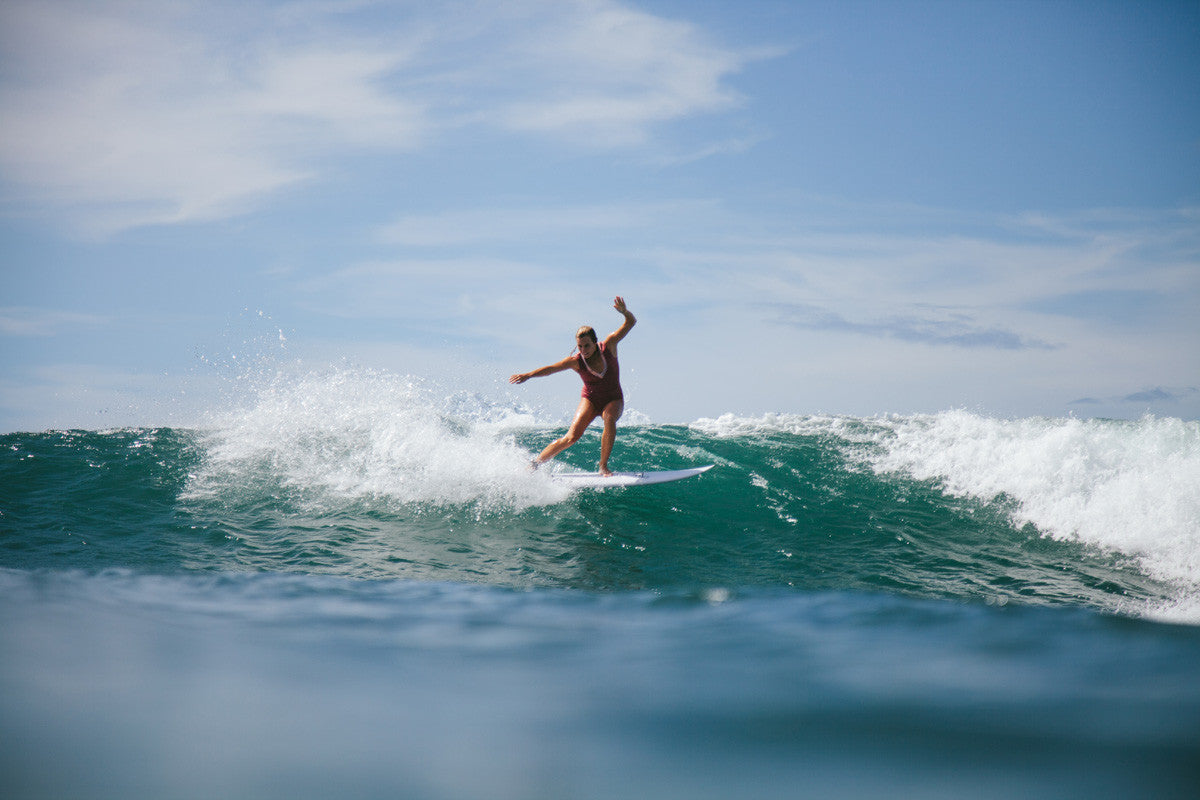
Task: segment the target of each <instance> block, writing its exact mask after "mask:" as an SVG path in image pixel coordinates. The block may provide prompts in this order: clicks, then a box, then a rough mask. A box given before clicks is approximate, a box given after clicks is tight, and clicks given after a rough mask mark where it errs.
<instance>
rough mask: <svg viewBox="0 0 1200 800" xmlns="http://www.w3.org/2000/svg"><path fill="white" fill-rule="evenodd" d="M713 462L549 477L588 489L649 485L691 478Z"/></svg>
mask: <svg viewBox="0 0 1200 800" xmlns="http://www.w3.org/2000/svg"><path fill="white" fill-rule="evenodd" d="M713 466H714V465H713V464H706V465H704V466H702V467H688V468H687V469H666V470H643V471H641V472H614V473H613V474H612V475H608V476H605V475H601V474H600V473H599V472H555V473H553V474H552V475H551V476H550V479H551V480H553V481H555V482H557V483H563V484H566V485H568V486H577V487H580V488H588V489H607V488H610V487H616V486H649V485H651V484H656V483H670V482H672V481H681V480H683V479H685V478H692V477H695V476H696V475H700V474H702V473H704V472H708V471H709V470H710V469H712V468H713Z"/></svg>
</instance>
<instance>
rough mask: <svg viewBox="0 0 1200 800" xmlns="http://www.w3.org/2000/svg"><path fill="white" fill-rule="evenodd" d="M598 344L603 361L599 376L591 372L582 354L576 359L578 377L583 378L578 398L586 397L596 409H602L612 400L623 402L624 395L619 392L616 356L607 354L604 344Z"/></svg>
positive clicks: (619, 375)
mask: <svg viewBox="0 0 1200 800" xmlns="http://www.w3.org/2000/svg"><path fill="white" fill-rule="evenodd" d="M598 344H599V347H600V356H601V358H603V360H604V369H603V370H601V372H600V374H596V373H595V372H592V368H591V367H589V366H588V364H587V359H585V358H584V357H583V354H582V353H580V354H578V355H577V356H576V358H577V359H579V377H581V378H583V392H581V393H580V397H586V398H587V399H588V400H591V401H592V403H594V404H595V406H596V408H599V409H603V408H604V407H605V406H607V405H608V404H609V403H611V402H612V401H613V400H624V399H625V395H624V394H623V393H622V392H621V367H620V366H619V365H618V364H617V354H616V353H615V352H614V353H609V352H608V349H607V348H606V347H605V346H604V342H599V343H598Z"/></svg>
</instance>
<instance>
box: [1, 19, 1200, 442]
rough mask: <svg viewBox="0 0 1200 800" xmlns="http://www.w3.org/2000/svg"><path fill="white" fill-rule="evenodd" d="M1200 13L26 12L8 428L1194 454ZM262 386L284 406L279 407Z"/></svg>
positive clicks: (17, 102) (4, 192)
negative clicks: (546, 368) (321, 410)
mask: <svg viewBox="0 0 1200 800" xmlns="http://www.w3.org/2000/svg"><path fill="white" fill-rule="evenodd" d="M1198 98H1200V3H1197V2H1137V3H1133V2H1104V1H1103V0H1087V2H1066V1H1065V0H1064V1H1061V2H1056V1H1055V0H1037V1H1036V2H1020V1H1019V0H1007V1H1005V2H986V1H983V0H981V2H970V3H963V2H904V1H903V0H896V2H884V1H880V2H804V1H803V0H795V1H785V0H739V1H738V2H717V0H687V1H685V0H654V1H652V2H616V1H615V0H578V1H576V0H502V1H500V0H497V1H496V2H470V1H466V0H464V2H427V1H423V2H370V1H369V0H346V1H345V2H341V1H340V0H327V1H326V0H301V1H299V2H256V1H255V0H250V1H249V2H247V1H246V0H237V2H222V1H221V0H217V1H216V2H213V0H202V1H197V2H192V1H191V0H170V1H169V2H163V1H162V0H151V1H150V2H141V1H140V0H112V1H111V2H105V3H95V2H57V1H55V0H50V1H49V2H47V0H36V1H35V2H26V1H25V0H6V2H5V3H3V4H0V367H2V369H0V431H35V430H43V429H48V428H86V429H97V428H106V427H116V426H124V425H180V426H187V425H198V424H203V420H204V419H206V417H207V415H209V414H211V413H212V411H213V409H214V408H217V407H220V406H221V405H222V404H228V403H231V402H238V401H237V400H235V399H233V398H245V397H247V396H252V395H253V392H254V391H255V389H256V387H258V386H261V385H262V384H263V382H264V381H266V382H269V381H270V380H271V378H270V376H272V375H291V374H310V375H311V374H317V375H320V374H330V375H336V376H340V377H341V378H343V379H345V378H347V376H353V375H355V374H371V375H380V374H383V375H394V376H401V377H403V376H412V377H413V378H415V379H417V380H419V381H421V382H422V384H423V385H429V386H431V387H434V389H435V390H436V391H439V392H445V393H447V394H452V393H466V394H467V395H469V396H472V397H476V398H478V399H481V400H482V401H485V402H489V403H496V404H499V405H502V406H503V405H505V404H508V405H512V404H517V403H526V404H529V405H530V406H531V407H534V408H537V409H545V410H547V411H548V412H549V413H550V414H551V415H552V416H553V415H556V414H561V415H562V416H563V417H564V418H566V417H569V415H570V414H571V413H572V411H573V409H574V406H575V404H576V402H577V400H576V398H577V396H578V391H579V386H578V380H577V379H576V378H575V376H573V375H571V374H569V373H568V374H565V375H555V376H551V377H547V378H543V379H539V380H537V381H531V382H529V383H526V384H524V385H522V386H519V387H514V386H510V385H509V384H508V382H507V377H508V375H510V374H512V373H515V372H523V371H528V370H531V369H534V368H535V367H538V366H542V365H544V364H548V363H551V362H554V361H557V360H559V359H561V358H563V357H564V356H566V355H568V354H569V353H570V351H571V348H572V346H573V342H574V333H575V329H576V328H577V327H578V326H579V325H581V324H590V325H593V326H595V327H596V329H597V330H598V331H599V332H600V333H601V335H603V334H604V333H607V332H608V331H610V330H613V329H616V328H617V327H618V325H619V324H620V321H621V318H620V316H619V315H618V314H617V313H616V311H614V310H613V309H612V301H613V297H614V296H615V295H621V296H623V297H624V298H625V300H626V301H627V303H628V305H629V308H630V309H631V310H632V311H633V312H634V313H635V314H636V315H637V317H638V325H637V327H636V328H635V329H634V330H633V332H632V333H631V334H630V335H629V337H628V338H627V339H626V340H625V341H624V342H623V343H622V345H621V350H620V353H621V369H622V380H623V384H624V387H625V391H626V397H627V409H629V410H630V411H633V412H636V413H635V414H629V412H628V411H627V415H629V417H630V419H634V420H649V421H652V422H655V423H686V422H689V421H692V420H696V419H699V418H706V417H716V416H719V415H721V414H726V413H732V414H737V415H751V416H754V415H762V414H768V413H795V414H817V413H822V414H852V415H875V414H886V413H901V414H907V413H935V412H938V411H943V410H947V409H951V408H965V409H968V410H971V411H974V412H978V413H983V414H989V415H995V416H1004V417H1013V416H1028V415H1043V416H1064V415H1075V416H1079V417H1093V416H1102V417H1118V418H1136V417H1140V416H1142V415H1144V414H1154V415H1159V416H1170V417H1180V418H1183V419H1197V418H1200V313H1198V312H1200V100H1198ZM275 380H281V379H280V378H276V379H275Z"/></svg>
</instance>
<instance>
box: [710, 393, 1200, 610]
mask: <svg viewBox="0 0 1200 800" xmlns="http://www.w3.org/2000/svg"><path fill="white" fill-rule="evenodd" d="M692 427H693V428H694V429H696V430H698V431H702V432H704V433H707V434H709V435H713V436H725V437H728V436H747V435H764V434H772V433H787V434H794V435H817V436H822V435H824V436H833V437H836V438H837V439H840V440H841V441H842V442H844V446H843V449H844V451H845V452H846V453H847V455H848V457H850V458H851V459H853V460H856V461H858V462H859V463H861V464H864V465H866V466H867V467H869V468H870V469H872V470H873V471H874V472H875V473H876V474H878V475H901V476H905V477H908V478H912V479H914V480H917V481H927V482H930V483H932V484H934V485H936V487H937V488H938V489H939V490H940V491H942V492H944V493H946V494H947V495H949V496H951V497H959V498H972V499H975V500H980V501H984V502H987V503H992V504H995V505H996V507H998V508H1002V509H1003V510H1004V511H1005V513H1006V514H1007V515H1008V516H1009V518H1010V520H1011V521H1012V523H1013V524H1014V525H1015V526H1018V527H1021V526H1026V525H1028V526H1032V527H1033V528H1035V529H1036V531H1037V532H1038V534H1039V535H1043V536H1046V537H1050V538H1052V539H1056V540H1061V541H1073V542H1080V543H1083V544H1085V545H1088V546H1090V547H1094V548H1098V549H1100V550H1103V551H1107V552H1111V553H1114V554H1117V555H1119V556H1123V557H1126V558H1128V559H1131V560H1132V561H1134V562H1136V565H1137V567H1138V568H1139V569H1140V570H1142V571H1144V572H1145V573H1146V574H1148V575H1149V576H1151V577H1153V578H1154V579H1156V580H1160V581H1164V582H1167V583H1170V584H1173V585H1175V586H1176V587H1177V596H1176V598H1175V599H1174V600H1172V601H1169V602H1166V603H1164V604H1162V605H1161V606H1160V607H1159V608H1158V609H1157V612H1158V613H1160V614H1162V615H1164V616H1172V615H1175V616H1181V617H1190V618H1196V617H1197V616H1200V613H1198V612H1200V604H1198V601H1197V599H1196V598H1197V595H1200V422H1195V421H1190V422H1189V421H1183V420H1180V419H1174V418H1158V417H1152V416H1146V417H1143V418H1142V419H1140V420H1136V421H1123V420H1101V419H1090V420H1081V419H1075V418H1065V419H1064V418H1059V419H1049V418H1027V419H996V418H992V417H985V416H980V415H977V414H972V413H969V412H967V411H962V410H954V411H947V412H943V413H939V414H929V415H913V416H888V417H877V418H869V419H859V418H847V417H828V416H800V415H766V416H762V417H758V418H745V417H735V416H733V415H725V416H722V417H719V418H717V419H706V420H700V421H698V422H696V423H694V424H693V426H692Z"/></svg>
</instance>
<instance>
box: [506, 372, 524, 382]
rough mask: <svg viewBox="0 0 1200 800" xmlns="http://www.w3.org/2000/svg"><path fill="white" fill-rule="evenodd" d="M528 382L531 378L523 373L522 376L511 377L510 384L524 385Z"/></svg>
mask: <svg viewBox="0 0 1200 800" xmlns="http://www.w3.org/2000/svg"><path fill="white" fill-rule="evenodd" d="M527 380H529V376H528V375H526V374H523V373H522V374H520V375H511V376H509V379H508V382H509V383H524V382H525V381H527Z"/></svg>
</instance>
